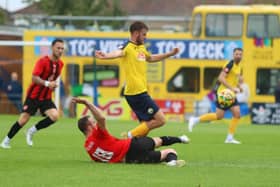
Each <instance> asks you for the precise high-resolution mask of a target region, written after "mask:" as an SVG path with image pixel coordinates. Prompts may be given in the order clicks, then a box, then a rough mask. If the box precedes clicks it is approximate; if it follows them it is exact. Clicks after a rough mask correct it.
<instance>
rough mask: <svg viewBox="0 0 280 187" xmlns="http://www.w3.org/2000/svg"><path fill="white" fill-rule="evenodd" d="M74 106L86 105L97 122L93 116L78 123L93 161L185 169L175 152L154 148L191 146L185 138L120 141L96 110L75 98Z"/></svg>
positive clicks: (169, 149) (138, 138)
mask: <svg viewBox="0 0 280 187" xmlns="http://www.w3.org/2000/svg"><path fill="white" fill-rule="evenodd" d="M72 102H73V103H78V104H83V105H85V106H86V107H87V108H88V109H89V110H90V111H91V113H92V115H93V116H94V118H95V120H96V122H95V121H94V119H93V118H91V117H90V116H84V117H82V118H80V119H79V121H78V128H79V129H80V131H81V132H82V133H83V134H84V135H85V136H86V141H85V144H84V147H85V149H86V151H87V152H88V154H89V156H90V157H91V159H92V160H94V161H97V162H106V163H119V162H123V163H160V162H166V165H167V166H176V167H181V166H183V165H185V161H184V160H178V159H177V152H176V151H175V150H174V149H172V148H167V149H163V150H160V151H157V150H155V148H157V147H160V146H167V145H172V144H174V143H188V142H189V139H188V137H187V136H186V135H183V136H180V137H171V136H162V137H156V138H150V137H133V138H127V139H118V138H115V137H114V136H112V135H111V134H110V133H109V132H108V130H107V129H106V120H105V117H104V116H103V115H102V114H101V112H100V110H99V109H98V108H97V107H95V106H94V105H93V104H91V103H89V102H88V101H87V100H84V99H80V98H73V99H72Z"/></svg>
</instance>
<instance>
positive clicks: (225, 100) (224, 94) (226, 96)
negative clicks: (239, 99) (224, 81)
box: [217, 88, 235, 108]
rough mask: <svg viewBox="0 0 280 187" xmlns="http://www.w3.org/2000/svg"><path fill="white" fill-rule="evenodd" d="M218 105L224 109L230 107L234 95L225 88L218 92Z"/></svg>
mask: <svg viewBox="0 0 280 187" xmlns="http://www.w3.org/2000/svg"><path fill="white" fill-rule="evenodd" d="M217 99H218V103H219V104H220V105H221V106H222V107H224V108H227V107H230V106H231V105H232V104H233V103H234V101H235V93H234V92H233V91H231V90H230V89H228V88H226V89H223V90H221V91H219V92H218V98H217Z"/></svg>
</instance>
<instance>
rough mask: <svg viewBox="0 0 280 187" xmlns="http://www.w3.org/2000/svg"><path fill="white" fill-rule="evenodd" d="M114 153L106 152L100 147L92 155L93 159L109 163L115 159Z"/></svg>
mask: <svg viewBox="0 0 280 187" xmlns="http://www.w3.org/2000/svg"><path fill="white" fill-rule="evenodd" d="M113 155H114V153H113V152H109V151H105V150H103V149H101V148H99V147H97V148H96V150H95V152H94V153H93V154H92V156H93V157H95V158H97V159H98V160H100V161H102V162H108V161H109V160H111V158H112V157H113Z"/></svg>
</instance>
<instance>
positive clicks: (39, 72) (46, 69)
mask: <svg viewBox="0 0 280 187" xmlns="http://www.w3.org/2000/svg"><path fill="white" fill-rule="evenodd" d="M63 65H64V64H63V62H62V61H61V60H58V61H57V62H54V61H51V59H50V57H49V56H44V57H42V58H40V59H39V60H38V61H37V62H36V64H35V67H34V69H33V72H32V75H35V76H39V77H40V78H41V79H43V80H45V81H55V80H56V79H57V77H58V76H59V75H60V73H61V70H62V68H63ZM52 91H53V90H51V89H49V88H48V87H45V86H44V85H39V84H36V83H34V82H32V83H31V85H30V86H29V88H28V90H27V97H28V98H31V99H38V100H40V101H42V100H46V99H51V97H52Z"/></svg>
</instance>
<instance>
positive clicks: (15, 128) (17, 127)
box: [7, 122, 22, 139]
mask: <svg viewBox="0 0 280 187" xmlns="http://www.w3.org/2000/svg"><path fill="white" fill-rule="evenodd" d="M21 127H22V126H20V125H19V123H18V122H15V123H14V125H13V126H12V127H11V129H10V131H9V132H8V135H7V136H8V137H9V138H10V139H12V138H13V137H14V136H15V135H16V134H17V132H18V131H19V130H20V129H21Z"/></svg>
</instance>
